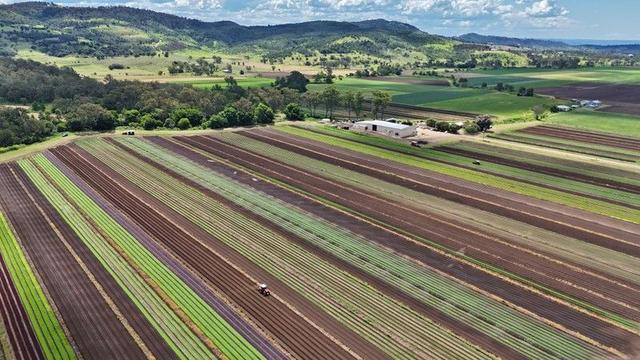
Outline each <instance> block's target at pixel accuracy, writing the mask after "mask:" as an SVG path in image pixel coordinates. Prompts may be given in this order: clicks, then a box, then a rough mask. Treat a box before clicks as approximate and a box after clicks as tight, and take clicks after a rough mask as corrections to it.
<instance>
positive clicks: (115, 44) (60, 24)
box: [0, 2, 640, 61]
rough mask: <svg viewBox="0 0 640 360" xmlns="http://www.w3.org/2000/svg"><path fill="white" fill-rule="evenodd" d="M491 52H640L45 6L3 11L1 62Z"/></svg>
mask: <svg viewBox="0 0 640 360" xmlns="http://www.w3.org/2000/svg"><path fill="white" fill-rule="evenodd" d="M440 45H446V46H440ZM488 45H503V46H513V47H515V46H517V47H525V48H546V49H585V50H589V51H603V52H631V53H636V52H638V51H639V50H640V47H639V46H636V45H629V46H620V45H616V46H611V47H610V46H601V45H594V46H588V47H576V46H573V45H569V44H566V43H564V42H560V41H554V40H537V39H518V38H508V37H499V36H485V35H480V34H475V33H471V34H465V35H462V36H459V37H456V38H451V37H444V36H439V35H433V34H429V33H426V32H424V31H421V30H420V29H418V28H416V27H415V26H412V25H409V24H404V23H400V22H396V21H387V20H383V19H377V20H366V21H359V22H338V21H312V22H304V23H297V24H282V25H273V26H243V25H240V24H237V23H234V22H231V21H217V22H204V21H199V20H194V19H187V18H183V17H179V16H175V15H170V14H164V13H159V12H155V11H151V10H143V9H136V8H130V7H124V6H109V7H67V6H59V5H55V4H52V3H45V2H23V3H15V4H9V5H0V55H2V54H5V55H11V54H14V53H15V52H16V51H17V50H18V49H20V48H31V49H35V50H38V51H41V52H44V53H47V54H50V55H55V56H64V55H70V54H79V55H86V56H96V57H108V56H116V55H153V54H156V53H157V52H158V51H174V50H178V49H182V48H190V47H205V46H206V47H218V48H222V49H227V50H230V51H239V50H248V51H254V50H255V51H258V52H260V53H263V54H268V56H271V57H275V58H277V57H283V56H287V55H290V54H292V53H296V52H297V53H301V54H303V55H313V54H315V52H316V51H319V52H321V53H324V54H329V53H341V54H356V53H360V54H368V55H373V56H378V57H383V58H392V56H396V57H400V58H402V57H403V55H402V54H404V53H409V52H411V51H418V52H421V53H427V54H430V55H431V56H433V58H439V59H442V58H451V59H454V60H455V61H465V59H468V58H469V54H471V53H473V52H474V51H483V50H489V49H490V47H489V46H488Z"/></svg>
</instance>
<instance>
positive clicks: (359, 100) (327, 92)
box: [302, 86, 391, 120]
mask: <svg viewBox="0 0 640 360" xmlns="http://www.w3.org/2000/svg"><path fill="white" fill-rule="evenodd" d="M302 100H303V102H304V104H305V105H306V106H307V108H308V109H309V110H310V115H311V116H312V117H319V115H320V114H319V113H318V108H323V109H324V117H328V118H333V115H334V112H335V110H336V109H337V108H340V107H341V108H344V109H345V110H346V111H347V117H348V119H349V120H351V118H352V115H355V118H356V119H360V117H361V115H362V113H363V111H364V109H365V106H366V105H370V107H371V115H372V116H373V118H374V119H377V118H378V116H379V117H380V118H384V113H385V110H386V109H387V107H388V106H389V104H390V103H391V95H390V94H389V93H387V92H384V91H379V90H376V91H374V92H373V93H372V98H371V100H366V99H365V97H364V95H363V93H362V92H360V91H345V92H343V93H340V92H339V91H338V90H337V89H336V88H335V87H334V86H328V87H326V88H325V89H324V90H323V91H321V92H309V93H306V94H304V95H303V96H302ZM368 103H369V104H368Z"/></svg>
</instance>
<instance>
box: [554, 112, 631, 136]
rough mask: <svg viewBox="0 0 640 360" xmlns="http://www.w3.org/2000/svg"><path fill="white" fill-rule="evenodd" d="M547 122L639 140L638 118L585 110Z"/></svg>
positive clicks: (562, 114) (561, 115) (555, 116)
mask: <svg viewBox="0 0 640 360" xmlns="http://www.w3.org/2000/svg"><path fill="white" fill-rule="evenodd" d="M547 121H548V122H550V123H552V124H558V125H562V126H568V127H572V128H576V129H581V130H589V131H601V132H607V133H611V134H617V135H622V136H632V137H638V138H640V117H638V116H632V115H623V114H614V113H606V112H598V111H586V110H585V111H572V112H568V113H559V114H555V115H553V116H551V117H549V119H548V120H547Z"/></svg>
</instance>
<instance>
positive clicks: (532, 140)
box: [491, 125, 640, 162]
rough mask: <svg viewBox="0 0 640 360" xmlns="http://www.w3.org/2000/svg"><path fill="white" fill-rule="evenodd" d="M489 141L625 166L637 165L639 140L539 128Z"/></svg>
mask: <svg viewBox="0 0 640 360" xmlns="http://www.w3.org/2000/svg"><path fill="white" fill-rule="evenodd" d="M491 137H492V138H495V139H500V140H505V141H512V142H516V143H522V144H529V145H535V146H542V147H548V148H551V149H558V150H564V151H570V152H575V153H579V154H586V155H593V156H598V157H602V158H607V159H615V160H621V161H628V162H639V161H640V139H639V138H637V137H636V138H634V137H627V136H621V135H617V134H610V133H602V132H594V131H585V130H579V129H574V128H569V127H564V126H558V125H542V126H535V127H531V128H526V129H522V130H518V131H514V132H508V133H502V134H494V135H491Z"/></svg>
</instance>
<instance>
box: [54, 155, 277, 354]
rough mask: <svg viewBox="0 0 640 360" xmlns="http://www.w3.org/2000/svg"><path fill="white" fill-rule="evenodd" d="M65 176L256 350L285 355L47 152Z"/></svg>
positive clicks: (195, 276)
mask: <svg viewBox="0 0 640 360" xmlns="http://www.w3.org/2000/svg"><path fill="white" fill-rule="evenodd" d="M44 155H45V156H46V157H47V158H48V159H49V161H51V162H52V163H53V164H54V165H55V166H56V167H57V168H58V169H59V170H60V171H61V172H62V173H63V174H65V176H67V177H68V178H69V179H70V180H71V181H73V182H74V183H75V184H76V185H77V186H78V187H79V188H80V189H81V190H82V191H83V192H84V193H85V194H87V195H88V196H89V197H90V198H92V199H93V200H94V201H95V202H96V203H97V204H98V205H99V206H100V207H101V208H102V209H103V210H104V211H105V212H106V213H107V214H109V216H111V217H112V218H113V219H114V220H115V221H116V222H118V223H119V224H120V225H122V227H123V228H124V229H126V230H127V232H129V233H130V234H131V235H132V236H134V237H135V238H136V240H138V241H139V242H140V243H141V244H142V245H144V246H145V247H146V248H147V249H148V250H149V251H150V252H152V253H153V254H154V256H156V257H157V258H158V259H159V260H160V261H161V262H163V263H164V264H165V265H166V266H167V267H168V268H170V269H171V270H172V271H173V272H174V273H176V274H177V275H178V276H179V277H180V278H181V279H182V280H183V281H184V282H185V283H186V284H187V285H188V286H189V287H191V288H192V289H193V290H194V291H195V292H196V293H197V294H198V296H200V297H201V298H202V299H203V300H204V301H205V302H207V303H208V304H209V305H210V306H211V307H212V309H214V311H216V312H217V313H218V314H219V315H220V316H221V317H222V318H223V319H225V320H226V321H227V322H228V323H229V324H230V325H231V326H233V328H234V329H235V330H237V331H238V333H239V334H240V335H241V336H242V337H244V338H245V339H246V340H247V341H248V342H249V343H251V344H252V345H253V346H254V347H255V348H256V349H257V350H258V351H260V352H261V353H262V354H263V355H265V357H267V358H268V359H273V360H279V359H286V358H287V357H286V356H285V355H284V354H283V353H282V352H281V351H280V350H279V349H277V348H276V347H275V346H274V344H273V343H271V342H270V341H269V340H268V339H267V338H266V337H265V336H264V335H263V334H261V333H259V331H258V330H257V329H255V328H254V327H252V326H251V325H250V324H248V323H247V322H246V321H245V319H243V318H242V317H241V316H240V315H238V314H237V313H236V312H235V311H234V309H232V308H231V307H230V306H229V305H228V304H226V303H225V302H224V301H223V300H222V299H221V298H220V297H219V294H215V293H213V292H212V291H211V289H209V288H207V285H206V284H205V283H204V281H202V279H200V278H198V276H197V275H196V274H194V273H192V272H190V271H189V269H187V268H186V267H185V266H184V265H183V264H182V263H180V261H178V260H177V259H175V258H174V257H172V256H171V254H169V253H168V252H167V251H165V250H164V249H163V248H161V247H160V246H159V245H158V244H156V243H155V241H154V240H153V239H152V238H151V236H149V235H147V233H146V232H145V231H144V230H142V229H141V228H140V227H139V226H137V225H136V224H134V223H133V222H131V220H129V218H128V217H126V216H125V215H123V214H122V213H121V212H120V211H119V210H118V209H116V208H115V207H113V206H112V205H111V204H110V203H109V202H108V201H106V200H105V199H104V198H103V197H102V196H101V195H100V194H99V193H97V192H96V191H95V190H94V189H93V188H92V187H90V186H89V185H87V183H86V182H85V181H84V180H82V178H80V177H79V176H78V175H77V174H76V173H75V172H73V171H72V170H71V169H69V168H68V167H67V166H66V165H65V164H64V163H62V162H61V161H60V160H59V159H58V158H57V157H55V155H53V154H52V153H50V152H48V153H45V154H44Z"/></svg>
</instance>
